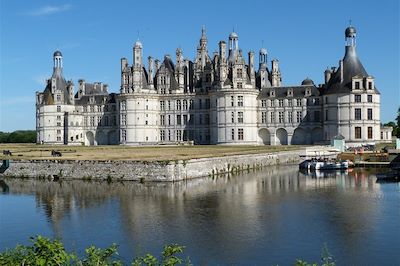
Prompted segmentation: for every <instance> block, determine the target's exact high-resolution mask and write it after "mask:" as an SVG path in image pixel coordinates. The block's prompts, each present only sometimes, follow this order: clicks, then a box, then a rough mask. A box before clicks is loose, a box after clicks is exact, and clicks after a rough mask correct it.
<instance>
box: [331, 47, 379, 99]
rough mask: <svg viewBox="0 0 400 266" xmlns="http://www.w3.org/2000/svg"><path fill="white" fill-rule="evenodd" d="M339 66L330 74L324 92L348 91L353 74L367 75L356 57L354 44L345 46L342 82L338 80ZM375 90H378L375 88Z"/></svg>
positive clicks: (349, 90)
mask: <svg viewBox="0 0 400 266" xmlns="http://www.w3.org/2000/svg"><path fill="white" fill-rule="evenodd" d="M340 72H341V66H339V68H338V69H337V70H336V71H335V72H334V73H333V74H332V77H331V79H330V80H329V82H328V85H327V89H326V91H325V92H324V94H333V93H350V92H351V80H352V78H353V77H355V76H359V77H368V76H369V75H368V73H367V71H365V69H364V67H363V65H362V64H361V62H360V60H359V59H358V57H357V53H356V49H355V47H354V46H346V53H345V55H344V58H343V82H342V83H341V82H340ZM375 92H376V93H379V91H378V90H377V89H376V88H375Z"/></svg>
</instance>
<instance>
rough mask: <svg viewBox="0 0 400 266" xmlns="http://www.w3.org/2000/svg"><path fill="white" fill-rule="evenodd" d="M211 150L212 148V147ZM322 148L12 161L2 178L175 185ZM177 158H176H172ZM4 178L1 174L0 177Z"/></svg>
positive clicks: (284, 161) (290, 160)
mask: <svg viewBox="0 0 400 266" xmlns="http://www.w3.org/2000/svg"><path fill="white" fill-rule="evenodd" d="M209 149H210V147H209ZM327 149H328V148H327V147H323V146H313V147H307V148H303V147H301V148H300V147H297V149H296V150H295V149H293V150H292V151H274V152H264V153H261V152H260V151H259V153H255V154H238V155H226V156H212V157H208V158H193V159H175V160H174V159H169V160H168V159H165V160H153V161H152V160H141V161H138V160H115V161H114V160H67V159H65V158H63V159H41V160H40V159H30V160H29V159H20V160H14V159H11V160H10V167H9V168H8V169H7V170H6V171H5V173H4V174H2V176H9V177H27V178H42V179H45V178H50V179H53V178H56V179H59V178H61V179H83V180H104V179H106V180H109V181H111V180H133V181H142V182H144V181H151V182H153V181H156V182H174V181H182V180H186V179H192V178H198V177H205V176H215V175H220V174H226V173H233V174H234V173H238V172H242V171H250V170H257V169H262V168H264V167H268V166H270V165H280V164H292V163H298V162H299V161H300V156H302V155H304V154H306V153H310V152H311V153H315V152H321V151H326V150H327ZM170 157H171V158H174V156H173V155H171V156H170ZM0 176H1V175H0Z"/></svg>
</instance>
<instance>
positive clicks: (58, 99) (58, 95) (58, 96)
mask: <svg viewBox="0 0 400 266" xmlns="http://www.w3.org/2000/svg"><path fill="white" fill-rule="evenodd" d="M57 101H58V102H60V101H61V95H60V94H57Z"/></svg>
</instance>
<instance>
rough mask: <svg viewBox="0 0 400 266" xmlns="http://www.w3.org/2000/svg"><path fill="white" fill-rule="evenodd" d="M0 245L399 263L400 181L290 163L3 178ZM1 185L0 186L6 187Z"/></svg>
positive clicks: (244, 260)
mask: <svg viewBox="0 0 400 266" xmlns="http://www.w3.org/2000/svg"><path fill="white" fill-rule="evenodd" d="M5 183H6V184H7V185H8V187H9V190H8V191H6V192H3V193H2V194H0V250H1V251H4V250H5V249H6V248H10V247H14V246H15V245H16V244H17V243H20V244H28V243H29V240H28V239H29V237H30V236H34V235H37V234H40V235H44V236H47V237H51V238H53V237H58V238H61V239H62V241H63V243H64V244H65V246H66V248H67V250H68V251H78V252H80V251H82V250H84V248H85V247H88V246H89V245H91V244H95V245H96V246H99V247H106V246H108V245H110V244H111V243H114V242H115V243H117V244H119V245H120V247H119V253H120V256H121V258H122V259H123V260H125V261H130V260H131V259H132V258H133V257H135V256H137V255H139V254H142V253H143V252H151V253H156V254H159V253H160V251H161V248H162V246H163V245H164V244H168V243H178V244H181V245H184V246H186V250H185V254H186V255H188V256H189V257H190V259H191V261H192V263H194V264H195V265H227V264H229V265H232V264H234V265H276V264H279V265H293V263H294V261H295V260H296V259H297V258H301V259H304V260H307V261H310V262H320V256H321V250H322V248H323V247H324V245H326V246H327V248H328V250H329V252H330V253H331V254H332V255H333V256H334V258H335V260H336V262H337V264H338V265H400V256H399V252H398V250H399V247H400V185H399V183H392V184H377V183H376V177H375V175H374V173H373V172H371V171H367V170H363V169H357V170H354V171H352V172H350V173H347V172H333V173H329V174H325V175H317V176H316V175H314V176H313V175H305V174H303V173H299V171H298V168H297V166H281V167H269V168H268V169H264V170H260V171H256V172H249V173H243V174H240V175H235V176H224V177H218V178H211V177H208V178H203V179H196V180H191V181H187V182H179V183H168V184H160V183H150V184H140V183H135V182H112V183H111V184H108V183H106V182H95V181H92V182H88V181H63V182H50V181H39V180H31V179H6V180H5ZM3 187H4V185H3Z"/></svg>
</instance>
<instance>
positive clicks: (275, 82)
mask: <svg viewBox="0 0 400 266" xmlns="http://www.w3.org/2000/svg"><path fill="white" fill-rule="evenodd" d="M345 39H346V47H345V56H344V58H343V59H342V60H340V61H339V67H338V68H335V67H332V68H331V69H327V70H326V71H325V73H324V75H325V83H324V84H320V85H316V84H314V82H313V81H312V80H310V79H308V78H307V79H305V80H303V82H302V83H301V84H300V85H294V86H283V85H282V75H281V71H280V69H279V61H278V60H276V59H273V60H271V62H270V64H269V62H268V54H267V51H266V49H264V48H263V49H261V50H260V51H259V55H258V68H256V63H255V54H254V52H252V51H249V52H248V53H247V59H246V58H245V57H246V56H245V55H244V54H243V52H242V50H241V49H240V48H239V41H238V35H237V34H236V33H235V32H232V33H231V34H230V35H229V41H228V43H226V42H225V41H220V42H219V44H218V45H219V51H218V52H214V53H213V54H212V55H210V54H209V52H208V43H207V37H206V33H205V30H204V29H203V30H202V33H201V38H200V40H199V44H198V47H197V52H196V58H195V59H194V61H191V60H189V59H186V58H184V56H183V52H182V50H181V49H180V48H178V49H177V50H176V57H175V63H174V62H173V60H172V58H171V57H170V56H169V55H166V56H165V57H164V59H163V61H162V62H161V61H159V60H157V59H156V60H154V59H153V58H152V57H148V58H147V67H146V66H145V62H144V61H145V60H144V58H143V46H142V44H141V43H140V42H139V41H137V42H136V43H135V45H134V47H133V60H132V64H131V65H130V64H129V63H128V60H127V59H126V58H122V59H121V88H120V92H119V93H118V94H116V93H109V92H108V86H107V85H105V84H102V83H93V84H92V83H87V82H85V80H79V81H78V87H77V92H76V93H74V84H73V82H72V81H66V80H65V78H64V77H63V74H62V69H63V65H62V54H61V52H59V51H56V52H55V53H54V55H53V60H54V68H53V75H52V77H51V78H50V79H48V81H47V86H46V88H45V90H44V91H43V92H37V93H36V118H37V121H36V128H37V133H38V134H37V142H38V143H49V144H85V145H105V144H126V145H141V144H175V143H182V142H191V141H193V142H194V143H195V144H262V145H287V144H316V143H325V142H329V140H331V139H332V138H333V137H337V136H341V137H344V138H345V140H346V142H348V143H353V144H357V143H376V142H380V141H382V140H384V139H385V138H389V137H390V138H391V136H388V135H387V132H383V131H381V127H380V93H379V91H378V90H377V88H376V87H375V82H374V77H372V76H371V75H369V74H368V73H367V72H366V70H365V69H364V67H363V66H362V64H361V62H360V60H359V59H358V57H357V55H356V29H355V28H354V27H352V26H350V27H348V28H347V29H346V30H345ZM383 133H385V134H383Z"/></svg>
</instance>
